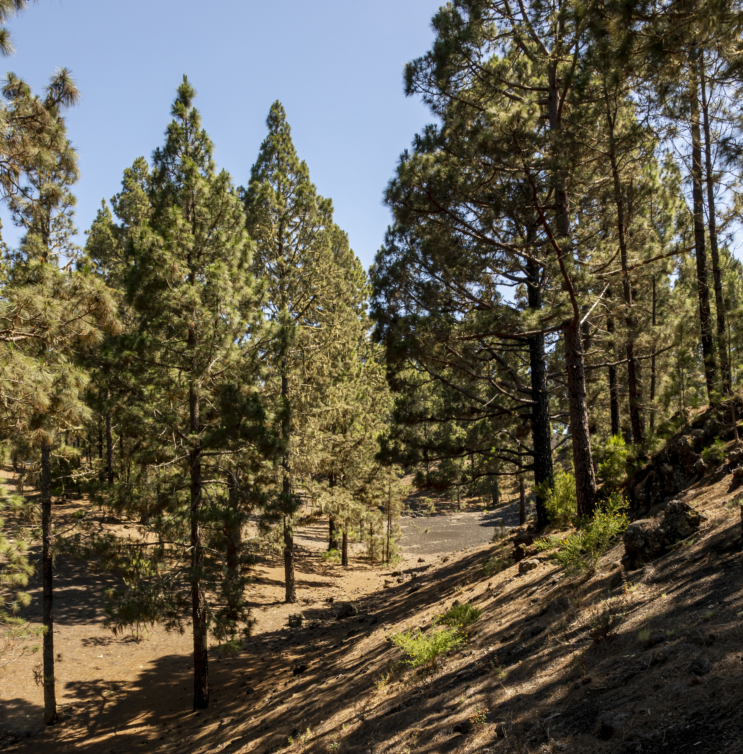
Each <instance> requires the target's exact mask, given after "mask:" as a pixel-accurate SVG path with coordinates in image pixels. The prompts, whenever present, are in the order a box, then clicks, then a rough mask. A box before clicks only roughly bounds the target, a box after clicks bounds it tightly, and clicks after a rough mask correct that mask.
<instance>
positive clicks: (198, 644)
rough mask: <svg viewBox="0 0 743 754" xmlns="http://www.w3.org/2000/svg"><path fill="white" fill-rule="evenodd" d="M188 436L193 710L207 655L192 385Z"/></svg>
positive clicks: (203, 692)
mask: <svg viewBox="0 0 743 754" xmlns="http://www.w3.org/2000/svg"><path fill="white" fill-rule="evenodd" d="M189 404H190V414H191V417H190V418H191V422H190V425H191V426H190V429H191V436H192V437H194V438H195V439H194V441H193V442H194V444H193V445H192V446H191V452H190V454H189V467H190V470H191V614H192V619H193V660H194V662H193V673H194V675H193V684H194V698H193V708H194V710H200V709H206V708H207V707H208V706H209V657H208V653H207V619H206V600H205V595H204V593H203V591H202V588H201V580H202V578H203V572H204V544H203V541H202V534H201V509H202V507H203V503H204V499H203V490H202V477H201V439H200V437H199V431H200V405H199V396H198V393H197V392H196V387H195V386H194V385H191V387H190V389H189Z"/></svg>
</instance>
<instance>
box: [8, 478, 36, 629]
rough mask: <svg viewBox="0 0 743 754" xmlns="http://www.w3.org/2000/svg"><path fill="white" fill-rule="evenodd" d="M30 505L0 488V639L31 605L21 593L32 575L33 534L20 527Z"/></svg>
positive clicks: (24, 594) (16, 625)
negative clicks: (10, 516)
mask: <svg viewBox="0 0 743 754" xmlns="http://www.w3.org/2000/svg"><path fill="white" fill-rule="evenodd" d="M30 507H31V504H30V503H29V502H28V500H27V499H26V498H23V497H21V496H20V495H8V493H7V490H6V488H5V485H2V484H0V515H2V516H3V517H2V518H0V635H3V634H4V633H5V632H7V631H8V630H9V628H10V627H14V628H17V627H18V625H19V623H18V617H17V616H18V612H19V611H20V609H21V608H23V607H27V606H28V605H29V604H31V595H30V594H28V592H26V591H25V588H26V586H28V580H29V578H30V577H31V574H32V573H33V572H34V566H33V564H32V563H31V561H30V559H29V550H28V548H29V545H30V544H31V541H32V535H33V530H32V529H30V528H28V527H24V526H22V524H21V522H22V520H23V518H24V514H28V513H30V511H28V509H29V508H30ZM7 513H10V514H11V515H12V516H13V518H14V519H15V524H14V525H13V526H9V525H8V522H7V519H6V518H5V516H6V515H7Z"/></svg>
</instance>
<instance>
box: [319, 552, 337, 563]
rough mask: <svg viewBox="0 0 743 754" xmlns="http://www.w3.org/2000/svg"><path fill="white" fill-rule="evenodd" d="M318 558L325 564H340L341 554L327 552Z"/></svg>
mask: <svg viewBox="0 0 743 754" xmlns="http://www.w3.org/2000/svg"><path fill="white" fill-rule="evenodd" d="M320 557H321V558H322V559H323V560H324V561H325V562H326V563H340V562H341V554H340V552H338V550H327V551H326V552H324V553H322V554H321V555H320Z"/></svg>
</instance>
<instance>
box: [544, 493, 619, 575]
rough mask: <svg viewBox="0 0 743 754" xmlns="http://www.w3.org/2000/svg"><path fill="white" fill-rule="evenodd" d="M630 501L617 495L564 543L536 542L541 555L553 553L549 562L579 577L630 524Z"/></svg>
mask: <svg viewBox="0 0 743 754" xmlns="http://www.w3.org/2000/svg"><path fill="white" fill-rule="evenodd" d="M627 509H628V505H627V501H626V500H625V499H624V498H623V497H622V495H620V494H619V493H618V492H615V493H614V494H613V495H612V496H611V497H610V498H609V499H608V500H607V501H606V502H605V503H604V504H603V505H601V506H600V507H599V508H597V509H596V513H595V514H594V515H593V517H591V518H585V519H582V520H581V521H579V522H578V528H577V530H576V531H575V532H574V533H573V534H569V535H568V536H567V537H565V538H564V539H560V538H559V537H547V538H546V539H541V540H539V541H538V542H536V547H537V549H538V550H540V551H545V550H554V552H552V553H551V554H550V559H551V560H552V561H554V562H555V563H557V564H558V565H560V566H562V567H563V568H565V570H566V571H567V572H568V573H577V572H579V571H585V570H588V569H590V568H593V567H594V566H595V565H596V561H598V559H599V558H600V557H601V555H602V554H603V553H605V552H606V551H607V550H608V549H609V547H610V546H611V545H612V544H613V542H614V540H615V539H616V538H617V537H618V536H619V535H620V534H622V532H624V530H625V529H626V528H627V525H628V524H629V518H628V517H627Z"/></svg>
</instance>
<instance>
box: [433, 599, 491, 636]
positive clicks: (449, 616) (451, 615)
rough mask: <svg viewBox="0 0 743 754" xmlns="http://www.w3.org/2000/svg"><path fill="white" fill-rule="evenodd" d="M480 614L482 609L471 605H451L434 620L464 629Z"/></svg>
mask: <svg viewBox="0 0 743 754" xmlns="http://www.w3.org/2000/svg"><path fill="white" fill-rule="evenodd" d="M481 615H482V610H480V609H479V608H477V607H474V606H473V605H469V604H467V605H452V606H451V607H450V608H449V609H448V610H447V611H446V612H445V613H444V614H443V615H441V616H440V617H439V618H438V619H437V620H436V622H437V623H442V624H444V625H445V626H450V627H452V628H459V629H460V631H464V630H465V629H466V628H468V627H469V626H471V625H472V624H473V623H474V622H475V621H477V620H478V619H479V618H480V616H481Z"/></svg>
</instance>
